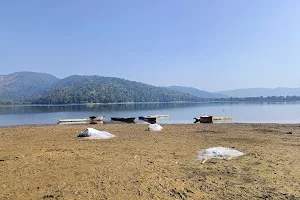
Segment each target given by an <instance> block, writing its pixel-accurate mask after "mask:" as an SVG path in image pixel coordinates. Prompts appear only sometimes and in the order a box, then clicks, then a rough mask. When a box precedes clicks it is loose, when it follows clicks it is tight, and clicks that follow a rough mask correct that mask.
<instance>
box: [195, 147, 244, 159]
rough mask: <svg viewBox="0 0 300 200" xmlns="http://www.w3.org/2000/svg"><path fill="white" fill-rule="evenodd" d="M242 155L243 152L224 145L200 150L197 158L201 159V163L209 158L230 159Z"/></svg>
mask: <svg viewBox="0 0 300 200" xmlns="http://www.w3.org/2000/svg"><path fill="white" fill-rule="evenodd" d="M242 155H245V154H244V153H243V152H240V151H238V150H236V149H231V148H226V147H212V148H208V149H204V150H202V151H200V152H199V154H198V160H201V161H202V163H205V162H206V161H207V160H209V159H211V158H216V159H225V160H231V159H232V158H233V157H237V156H242Z"/></svg>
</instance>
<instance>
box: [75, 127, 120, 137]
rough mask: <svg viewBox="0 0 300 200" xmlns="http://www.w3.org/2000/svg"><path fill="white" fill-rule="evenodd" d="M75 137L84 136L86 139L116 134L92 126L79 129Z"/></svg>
mask: <svg viewBox="0 0 300 200" xmlns="http://www.w3.org/2000/svg"><path fill="white" fill-rule="evenodd" d="M77 137H85V138H88V139H110V138H113V137H116V136H115V135H113V134H111V133H109V132H107V131H98V130H96V129H94V128H87V129H85V130H84V131H81V132H80V133H79V134H78V135H77Z"/></svg>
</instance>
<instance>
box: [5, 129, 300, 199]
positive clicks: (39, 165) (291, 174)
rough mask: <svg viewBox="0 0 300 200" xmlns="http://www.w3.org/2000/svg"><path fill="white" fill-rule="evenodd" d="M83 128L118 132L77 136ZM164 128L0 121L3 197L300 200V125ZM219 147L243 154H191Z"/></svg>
mask: <svg viewBox="0 0 300 200" xmlns="http://www.w3.org/2000/svg"><path fill="white" fill-rule="evenodd" d="M87 127H92V128H96V129H98V130H106V131H109V132H111V133H112V134H115V135H116V136H117V137H116V138H113V139H110V140H86V139H83V138H76V134H77V133H78V132H79V131H81V130H84V129H85V128H87ZM163 127H164V130H163V131H162V132H148V131H146V129H147V125H136V124H124V125H123V124H121V125H120V124H111V125H105V124H104V125H89V126H30V127H29V126H20V127H2V128H0V138H1V139H0V160H1V161H0V199H13V200H15V199H113V200H114V199H130V200H131V199H300V184H299V182H300V181H299V180H300V127H299V126H298V125H276V124H191V125H163ZM289 131H291V132H292V133H293V134H286V133H287V132H289ZM216 146H224V147H234V148H236V149H238V150H240V151H242V152H245V153H247V154H246V155H245V156H242V157H239V158H236V159H233V160H231V161H226V160H209V161H207V162H206V163H205V164H201V161H198V160H197V159H196V156H197V152H198V151H200V150H201V149H204V148H209V147H216Z"/></svg>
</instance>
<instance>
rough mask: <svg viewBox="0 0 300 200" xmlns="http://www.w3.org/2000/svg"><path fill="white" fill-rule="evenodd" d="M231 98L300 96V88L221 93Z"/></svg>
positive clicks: (243, 90) (256, 89)
mask: <svg viewBox="0 0 300 200" xmlns="http://www.w3.org/2000/svg"><path fill="white" fill-rule="evenodd" d="M219 93H221V94H224V95H228V96H229V97H238V98H244V97H260V96H262V97H267V96H300V88H275V89H271V88H247V89H237V90H228V91H221V92H219Z"/></svg>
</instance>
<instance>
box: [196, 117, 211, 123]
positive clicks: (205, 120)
mask: <svg viewBox="0 0 300 200" xmlns="http://www.w3.org/2000/svg"><path fill="white" fill-rule="evenodd" d="M194 119H195V121H194V123H197V122H200V123H213V116H208V115H202V116H200V117H195V118H194Z"/></svg>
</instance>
